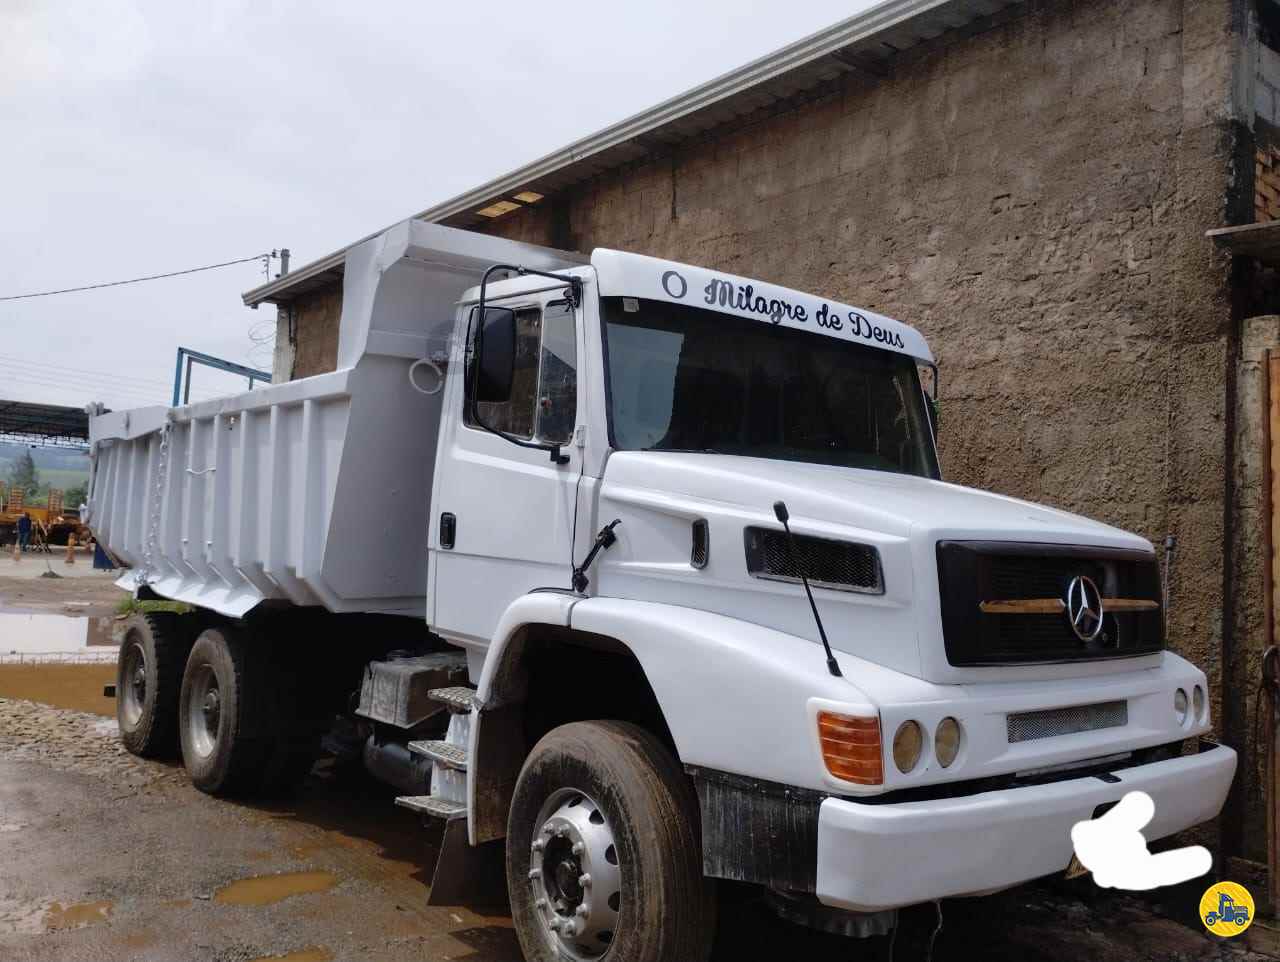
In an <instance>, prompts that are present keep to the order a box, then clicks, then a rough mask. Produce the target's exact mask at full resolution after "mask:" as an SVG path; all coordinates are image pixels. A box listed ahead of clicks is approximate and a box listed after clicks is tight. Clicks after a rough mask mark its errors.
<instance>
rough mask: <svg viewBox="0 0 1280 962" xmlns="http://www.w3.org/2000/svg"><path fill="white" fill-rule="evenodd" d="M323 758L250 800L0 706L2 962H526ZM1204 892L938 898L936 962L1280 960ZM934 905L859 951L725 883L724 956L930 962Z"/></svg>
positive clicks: (1041, 888) (421, 836)
mask: <svg viewBox="0 0 1280 962" xmlns="http://www.w3.org/2000/svg"><path fill="white" fill-rule="evenodd" d="M393 794H394V793H393V792H389V791H386V790H384V789H382V788H380V787H377V786H373V785H371V784H370V783H368V782H367V781H364V780H355V781H353V780H351V779H349V778H347V779H340V778H338V777H336V775H335V774H334V772H333V771H332V770H331V769H330V768H328V767H327V766H326V765H325V763H321V764H320V765H319V766H317V770H316V772H315V773H313V775H312V776H311V778H309V779H308V781H307V783H306V785H305V786H304V787H303V788H302V790H301V791H300V792H299V793H298V795H297V797H296V798H294V799H292V800H290V801H289V802H286V803H283V804H270V805H267V804H244V803H236V802H229V801H221V800H216V799H212V798H208V797H206V796H204V795H201V794H200V793H198V792H196V791H195V790H194V789H192V788H191V787H190V785H189V783H188V782H187V779H186V776H185V773H184V772H183V771H182V769H181V767H180V766H179V765H178V764H176V763H161V762H152V761H143V760H141V759H137V758H134V757H133V756H131V755H128V754H127V753H125V752H124V751H123V749H121V748H120V747H119V744H118V742H117V739H116V733H115V723H114V721H113V720H112V719H109V718H103V717H102V716H99V715H91V714H84V713H81V712H75V711H69V710H66V709H58V708H52V707H48V706H44V705H37V704H34V703H32V702H27V701H18V700H12V699H0V852H2V853H3V854H4V856H5V857H4V858H2V859H0V959H5V960H14V962H22V960H41V962H47V960H50V959H55V960H57V959H66V960H108V959H110V960H120V959H127V960H152V959H156V960H159V959H174V958H183V959H193V960H208V962H244V960H257V959H266V958H288V959H297V960H307V959H311V960H321V962H323V960H326V959H379V960H387V962H400V960H404V962H408V960H411V959H413V960H422V959H431V960H435V959H465V960H468V962H499V960H515V959H518V958H519V952H518V948H517V944H516V941H515V938H514V936H513V934H512V932H511V929H510V924H511V923H510V919H509V917H508V916H507V915H506V913H505V911H504V910H503V909H502V908H492V909H486V908H483V907H481V906H475V905H457V906H444V907H429V906H427V904H426V898H427V894H428V891H429V886H430V878H431V871H432V869H433V866H434V856H435V853H436V851H437V847H438V844H439V829H438V828H436V827H434V826H427V827H423V826H422V825H421V824H420V823H419V822H418V821H417V819H416V818H415V817H414V816H412V815H411V814H409V813H407V812H404V811H403V810H400V809H397V808H394V807H393V805H392V798H391V796H392V795H393ZM1202 887H1203V886H1202V885H1200V884H1197V885H1193V886H1187V887H1184V888H1183V889H1175V890H1164V891H1162V892H1161V893H1159V895H1158V896H1151V897H1144V898H1140V897H1135V896H1128V895H1121V894H1117V893H1113V892H1103V891H1101V890H1099V889H1098V888H1097V887H1096V886H1094V885H1093V884H1092V882H1091V881H1090V880H1088V879H1087V878H1086V879H1079V880H1076V881H1074V882H1070V883H1067V882H1055V883H1051V884H1041V885H1036V886H1026V887H1023V888H1020V889H1017V890H1014V891H1012V892H1007V893H1003V894H1001V895H997V896H993V897H990V898H987V899H982V900H955V901H949V902H946V903H944V906H943V917H944V925H943V928H942V931H941V934H940V935H939V936H938V938H937V942H936V945H935V947H934V953H933V958H935V959H940V960H941V959H968V958H971V957H974V956H978V955H980V956H981V957H982V958H984V959H990V960H996V962H1006V960H1007V962H1014V960H1032V962H1067V960H1072V962H1075V960H1079V959H1091V960H1102V962H1111V960H1115V962H1121V960H1214V959H1221V960H1232V962H1258V960H1263V959H1277V958H1280V951H1278V948H1277V947H1278V946H1280V940H1278V939H1277V933H1276V931H1275V930H1274V929H1273V928H1271V924H1270V923H1269V922H1267V921H1266V920H1260V921H1258V922H1256V923H1255V924H1254V925H1253V926H1252V927H1251V928H1250V929H1249V930H1248V931H1247V932H1246V933H1245V934H1244V935H1243V936H1241V937H1239V938H1235V939H1231V940H1229V941H1224V940H1220V939H1218V938H1216V937H1214V936H1212V935H1209V934H1208V933H1206V932H1205V931H1204V930H1203V928H1201V927H1200V926H1199V925H1198V923H1197V922H1196V919H1195V903H1196V902H1197V901H1198V898H1199V893H1200V890H1201V889H1202ZM934 921H935V916H934V909H933V907H932V906H924V907H918V908H916V909H913V910H910V911H909V912H907V913H905V917H904V923H903V926H902V931H901V934H900V935H899V937H898V940H897V945H896V947H895V948H894V951H893V954H892V956H891V955H890V945H889V940H888V939H886V938H875V939H869V940H866V941H862V942H851V941H847V940H845V939H843V938H837V937H832V936H824V935H820V934H816V933H813V932H810V931H808V930H805V929H801V928H797V927H795V926H792V925H789V924H787V923H784V922H781V921H778V920H776V919H775V918H774V917H773V916H772V915H771V913H770V912H769V911H768V910H767V909H766V908H765V907H764V906H763V905H762V904H761V900H760V899H759V897H758V896H757V895H756V894H755V893H753V892H751V891H750V890H737V889H734V888H732V887H726V889H725V897H724V899H723V900H722V908H721V931H720V936H719V940H718V944H717V949H716V954H715V957H716V959H717V960H718V962H728V960H741V959H754V958H775V959H779V960H782V959H793V958H797V959H798V958H803V959H806V960H814V962H824V960H837V959H838V960H842V962H844V960H848V959H851V958H859V959H868V960H872V959H876V960H889V959H891V958H892V959H895V960H898V962H902V960H910V959H922V958H925V957H926V950H927V943H928V936H929V935H930V933H931V932H932V930H933V927H934Z"/></svg>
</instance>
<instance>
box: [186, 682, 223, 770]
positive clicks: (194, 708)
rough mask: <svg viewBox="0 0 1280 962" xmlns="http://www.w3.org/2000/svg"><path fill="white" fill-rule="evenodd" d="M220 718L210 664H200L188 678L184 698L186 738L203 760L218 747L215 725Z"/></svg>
mask: <svg viewBox="0 0 1280 962" xmlns="http://www.w3.org/2000/svg"><path fill="white" fill-rule="evenodd" d="M221 718H222V692H221V691H220V690H219V689H218V676H217V675H216V674H215V673H214V671H213V666H212V665H201V666H200V667H199V668H198V669H197V670H196V673H195V677H193V678H192V679H191V693H190V695H189V696H188V697H187V717H186V723H187V736H188V741H189V742H190V743H191V747H192V748H194V749H195V751H196V754H198V755H199V756H200V757H202V758H205V757H208V756H209V755H212V754H213V751H214V749H215V748H217V747H218V724H219V722H220V720H221Z"/></svg>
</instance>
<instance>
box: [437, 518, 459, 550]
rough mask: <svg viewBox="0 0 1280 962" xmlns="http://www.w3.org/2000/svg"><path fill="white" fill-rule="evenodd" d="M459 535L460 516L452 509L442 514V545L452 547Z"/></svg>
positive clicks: (447, 547)
mask: <svg viewBox="0 0 1280 962" xmlns="http://www.w3.org/2000/svg"><path fill="white" fill-rule="evenodd" d="M457 537H458V518H457V516H456V515H454V513H453V512H452V511H446V512H444V513H443V514H442V515H440V547H442V548H445V549H450V548H452V547H453V545H454V541H455V540H456V539H457Z"/></svg>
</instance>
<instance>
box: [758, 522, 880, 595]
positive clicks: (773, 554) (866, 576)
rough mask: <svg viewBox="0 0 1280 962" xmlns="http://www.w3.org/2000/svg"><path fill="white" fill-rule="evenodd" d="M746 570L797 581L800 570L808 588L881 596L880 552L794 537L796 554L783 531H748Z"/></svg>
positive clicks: (764, 576)
mask: <svg viewBox="0 0 1280 962" xmlns="http://www.w3.org/2000/svg"><path fill="white" fill-rule="evenodd" d="M743 536H744V539H745V541H746V549H747V571H748V572H749V573H750V574H751V575H753V576H754V577H756V578H766V579H768V580H770V581H793V582H799V581H800V572H801V571H802V570H803V571H804V574H805V576H806V577H807V578H808V579H809V583H810V584H811V585H816V586H818V587H821V588H834V589H835V590H836V591H859V592H863V593H865V594H876V595H878V594H883V593H884V581H883V579H882V578H881V573H880V552H879V551H877V550H876V549H875V548H874V547H872V546H871V545H866V544H857V543H855V542H852V541H830V540H828V539H826V538H812V537H809V536H808V535H796V536H795V553H794V555H793V554H792V552H791V550H790V549H789V546H788V545H787V536H786V533H785V532H783V531H775V530H773V529H771V528H747V529H745V531H744V532H743Z"/></svg>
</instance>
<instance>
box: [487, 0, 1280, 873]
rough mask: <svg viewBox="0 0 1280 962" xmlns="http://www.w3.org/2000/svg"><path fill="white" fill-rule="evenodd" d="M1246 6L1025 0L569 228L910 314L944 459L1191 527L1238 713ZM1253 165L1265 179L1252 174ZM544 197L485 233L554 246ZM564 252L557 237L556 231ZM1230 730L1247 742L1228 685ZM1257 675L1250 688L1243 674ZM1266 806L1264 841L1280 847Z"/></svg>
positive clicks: (1072, 499)
mask: <svg viewBox="0 0 1280 962" xmlns="http://www.w3.org/2000/svg"><path fill="white" fill-rule="evenodd" d="M1232 6H1233V4H1232V0H1130V2H1124V3H1115V2H1112V0H1030V2H1028V3H1027V4H1026V5H1025V8H1024V11H1023V13H1022V15H1021V16H1018V17H1017V18H1016V19H1013V20H1011V21H1009V22H1005V23H1003V24H1001V25H998V26H993V27H992V29H990V30H988V31H987V32H985V33H982V34H979V35H978V36H975V37H970V38H967V39H963V40H959V41H956V42H952V43H949V44H945V45H933V46H931V47H929V48H925V49H922V50H921V51H919V52H918V53H909V54H907V55H904V56H903V57H902V58H901V59H900V61H899V62H898V64H897V66H896V68H895V69H894V71H893V72H892V74H891V75H890V76H889V77H888V78H884V79H878V80H870V79H868V80H862V79H856V78H853V77H850V78H848V79H847V80H846V82H845V83H844V86H843V87H842V88H841V89H839V90H837V91H835V92H833V93H831V94H830V95H828V96H825V97H824V98H821V99H819V100H816V101H815V102H811V103H809V104H807V105H804V106H802V107H799V108H797V109H792V110H789V111H787V112H784V113H780V114H778V115H776V116H773V117H770V118H768V119H764V120H761V121H759V122H756V123H753V124H751V125H750V126H746V127H743V128H742V129H739V130H736V131H732V132H727V133H722V134H721V135H719V136H715V137H711V138H708V139H706V140H705V141H704V142H701V143H699V144H696V145H694V146H691V147H686V148H683V149H682V150H680V152H679V153H677V154H676V155H674V156H671V157H664V158H661V159H659V160H655V161H653V162H650V163H647V164H644V165H642V166H639V167H636V168H634V169H631V170H628V171H626V172H625V173H620V174H613V175H605V176H603V177H601V178H599V179H597V180H595V181H593V182H590V183H588V184H587V185H586V186H584V187H581V188H579V189H577V190H576V192H575V193H573V194H572V195H570V197H569V198H567V203H568V205H569V209H568V223H569V231H570V235H571V236H570V238H569V239H568V241H569V243H571V244H572V246H574V247H577V248H578V249H580V250H584V251H587V250H590V249H591V248H593V247H596V246H608V247H618V248H623V249H627V250H634V251H638V252H642V253H648V254H653V255H656V256H661V257H669V258H673V259H677V260H684V261H690V262H694V263H698V264H703V265H706V266H709V267H714V268H719V269H723V270H726V271H733V272H735V273H739V274H744V275H747V276H752V277H758V278H761V279H765V280H770V281H775V282H778V283H782V284H786V285H789V286H792V287H796V288H800V289H802V290H808V291H813V292H816V293H819V294H824V295H828V296H831V297H834V298H839V299H841V300H845V301H848V302H850V303H853V304H858V305H863V306H866V307H868V308H872V309H874V310H877V311H881V312H884V313H886V314H889V315H892V316H896V317H901V318H903V319H905V320H907V321H909V322H911V323H912V324H915V325H917V326H918V327H919V328H921V329H922V330H923V332H924V333H925V335H926V336H927V337H928V338H929V341H930V343H931V344H932V346H933V348H934V351H935V352H936V353H937V355H938V356H939V359H940V363H941V368H942V391H941V396H942V416H941V433H942V442H941V447H942V455H943V466H944V472H945V475H946V476H947V477H948V478H950V479H952V480H955V481H958V482H960V483H963V484H969V485H976V486H978V487H982V488H988V489H991V490H995V491H1000V492H1004V493H1007V494H1011V495H1015V496H1018V497H1023V498H1027V499H1029V500H1032V501H1039V502H1045V503H1049V504H1053V505H1058V506H1060V507H1063V508H1066V509H1068V510H1071V511H1077V512H1081V513H1083V514H1086V515H1090V516H1092V517H1096V518H1099V519H1102V520H1104V521H1108V522H1110V523H1113V524H1116V525H1118V526H1121V527H1124V528H1128V529H1131V530H1135V531H1138V532H1140V533H1141V534H1143V535H1145V536H1146V537H1148V538H1150V539H1151V540H1152V541H1153V542H1155V543H1156V544H1157V545H1160V544H1161V543H1162V542H1163V540H1164V537H1165V535H1166V534H1168V533H1173V534H1175V535H1176V536H1177V537H1178V539H1179V551H1178V554H1177V561H1176V564H1175V566H1174V570H1173V576H1172V582H1171V594H1172V605H1171V609H1172V613H1171V625H1170V630H1171V641H1172V646H1173V647H1174V648H1175V649H1177V650H1179V651H1181V652H1183V653H1185V654H1186V655H1187V656H1188V657H1190V658H1192V659H1193V660H1194V661H1196V662H1197V663H1198V664H1200V665H1201V666H1203V667H1204V668H1205V669H1206V671H1207V672H1208V673H1209V675H1210V688H1211V696H1212V701H1213V705H1214V710H1215V716H1216V717H1217V718H1219V719H1222V718H1223V715H1222V713H1221V708H1222V707H1223V706H1222V702H1221V695H1222V690H1223V686H1224V678H1223V674H1222V657H1221V655H1222V650H1223V618H1224V593H1223V588H1224V551H1223V540H1224V539H1223V532H1224V517H1225V515H1226V511H1225V508H1224V499H1225V489H1224V484H1225V481H1224V478H1225V471H1224V466H1225V457H1226V435H1227V431H1226V428H1225V424H1226V422H1227V420H1228V417H1227V404H1226V399H1225V392H1224V385H1225V384H1226V380H1227V377H1226V375H1227V365H1228V358H1229V351H1230V350H1231V345H1230V343H1229V342H1230V338H1229V331H1230V328H1231V301H1230V296H1229V287H1228V265H1227V262H1226V259H1225V258H1224V257H1223V256H1221V255H1218V254H1216V253H1215V252H1214V251H1213V250H1212V249H1211V246H1210V245H1209V243H1208V241H1206V240H1205V238H1204V232H1205V230H1206V229H1208V228H1211V227H1216V226H1221V225H1222V224H1223V223H1224V222H1225V221H1224V218H1225V216H1226V215H1225V204H1226V198H1227V197H1228V192H1229V190H1230V184H1231V170H1232V160H1231V146H1232V127H1231V125H1230V122H1229V112H1230V106H1231V104H1230V101H1231V93H1230V91H1231V83H1232V68H1233V62H1232V57H1233V53H1232V51H1233V49H1234V46H1233V38H1232V35H1231V13H1232ZM1251 173H1252V172H1251ZM552 221H553V218H551V217H549V216H548V215H547V213H546V211H544V210H540V209H539V208H538V207H534V208H527V209H524V210H521V211H518V212H515V213H513V214H510V215H507V216H506V217H503V218H501V219H499V220H498V221H496V222H495V223H494V224H492V225H491V226H490V230H491V231H493V232H495V233H501V234H503V235H504V236H510V237H515V238H519V239H522V240H529V241H535V242H539V243H552V241H553V236H552V233H551V230H552ZM561 243H564V239H563V238H562V239H561ZM1226 686H1227V687H1228V688H1229V689H1231V692H1232V694H1231V696H1230V702H1231V705H1230V707H1232V708H1233V709H1239V710H1234V711H1232V712H1228V716H1229V717H1228V727H1229V728H1231V729H1232V730H1230V731H1226V732H1225V734H1226V736H1227V738H1228V740H1230V741H1232V742H1234V743H1236V744H1243V742H1244V739H1245V735H1246V728H1247V721H1246V719H1245V715H1244V712H1243V709H1240V704H1241V703H1243V701H1244V700H1245V698H1246V694H1247V693H1246V692H1244V691H1240V690H1237V686H1236V685H1235V684H1234V682H1233V681H1232V679H1227V680H1226ZM1250 690H1251V688H1250ZM1260 819H1261V809H1260V807H1258V806H1254V807H1252V808H1251V810H1250V813H1249V818H1248V824H1249V830H1248V831H1246V832H1245V833H1244V834H1245V840H1246V845H1247V846H1248V847H1249V850H1250V851H1251V852H1252V853H1253V854H1255V855H1256V854H1258V852H1259V848H1258V846H1259V845H1262V844H1265V843H1264V835H1263V833H1262V831H1261V823H1260Z"/></svg>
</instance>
